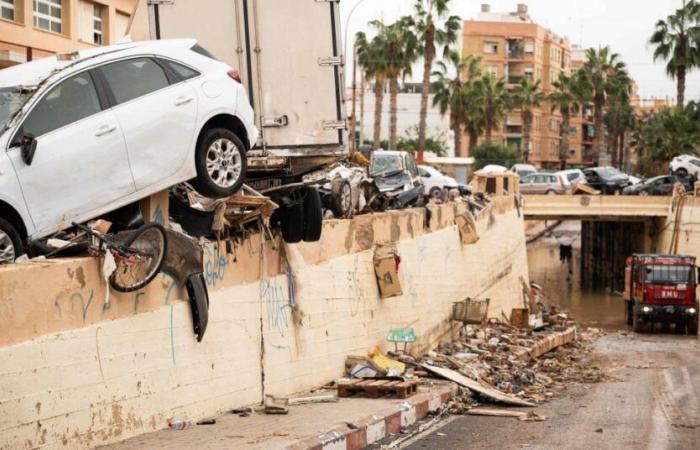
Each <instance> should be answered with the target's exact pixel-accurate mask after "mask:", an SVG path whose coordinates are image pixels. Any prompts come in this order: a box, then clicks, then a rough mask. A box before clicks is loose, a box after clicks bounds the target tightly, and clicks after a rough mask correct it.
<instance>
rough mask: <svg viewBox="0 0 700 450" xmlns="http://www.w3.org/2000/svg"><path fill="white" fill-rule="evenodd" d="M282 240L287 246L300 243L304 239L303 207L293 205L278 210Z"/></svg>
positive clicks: (299, 204)
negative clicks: (279, 211)
mask: <svg viewBox="0 0 700 450" xmlns="http://www.w3.org/2000/svg"><path fill="white" fill-rule="evenodd" d="M280 209H281V210H282V211H281V213H280V225H281V228H282V238H283V239H284V242H286V243H288V244H296V243H298V242H301V240H302V238H303V237H304V205H302V204H301V203H294V204H292V205H289V206H283V207H281V208H280Z"/></svg>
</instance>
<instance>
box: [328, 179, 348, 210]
mask: <svg viewBox="0 0 700 450" xmlns="http://www.w3.org/2000/svg"><path fill="white" fill-rule="evenodd" d="M331 191H332V192H333V197H332V200H331V211H333V215H334V216H335V217H336V218H338V219H342V218H346V217H350V215H351V213H352V187H351V186H350V182H349V181H348V180H343V179H342V178H339V179H337V180H335V181H334V182H333V186H332V187H331Z"/></svg>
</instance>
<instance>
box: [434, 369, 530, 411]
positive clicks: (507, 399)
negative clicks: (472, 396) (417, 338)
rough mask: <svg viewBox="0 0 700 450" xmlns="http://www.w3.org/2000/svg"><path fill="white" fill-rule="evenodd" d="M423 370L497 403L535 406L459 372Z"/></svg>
mask: <svg viewBox="0 0 700 450" xmlns="http://www.w3.org/2000/svg"><path fill="white" fill-rule="evenodd" d="M422 367H423V368H425V369H426V370H427V371H429V372H432V373H434V374H437V375H440V376H441V377H443V378H446V379H448V380H450V381H454V382H455V383H457V384H459V385H460V386H464V387H466V388H469V389H471V390H472V391H474V392H478V393H479V394H481V395H484V396H486V397H488V398H490V399H492V400H494V401H496V402H501V403H506V404H509V405H515V406H535V405H534V404H533V403H530V402H528V401H525V400H523V399H521V398H519V397H516V396H514V395H510V394H505V393H503V392H501V391H499V390H497V389H495V388H493V387H491V386H489V385H488V384H486V383H485V382H481V383H480V382H478V381H474V380H472V379H471V378H467V377H465V376H464V375H462V374H461V373H459V372H456V371H454V370H452V369H447V368H445V367H437V366H431V365H429V364H423V365H422Z"/></svg>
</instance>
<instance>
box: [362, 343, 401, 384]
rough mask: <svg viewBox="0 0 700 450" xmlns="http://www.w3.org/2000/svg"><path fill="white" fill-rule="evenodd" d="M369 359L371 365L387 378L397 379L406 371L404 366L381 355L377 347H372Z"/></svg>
mask: <svg viewBox="0 0 700 450" xmlns="http://www.w3.org/2000/svg"><path fill="white" fill-rule="evenodd" d="M369 357H370V361H371V362H372V364H373V365H374V366H375V367H378V368H379V369H381V370H382V371H383V372H384V374H385V375H386V376H387V377H397V376H400V375H402V374H403V373H404V372H405V371H406V364H404V363H402V362H400V361H396V360H393V359H391V358H387V357H386V356H384V355H382V352H381V350H380V349H379V346H376V347H374V349H373V350H372V351H371V352H370V354H369Z"/></svg>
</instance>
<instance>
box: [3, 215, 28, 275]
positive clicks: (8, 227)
mask: <svg viewBox="0 0 700 450" xmlns="http://www.w3.org/2000/svg"><path fill="white" fill-rule="evenodd" d="M22 254H24V247H23V246H22V239H21V238H20V236H19V233H18V232H17V230H16V229H15V227H14V226H13V225H12V224H11V223H10V222H8V221H7V220H5V219H3V218H0V264H10V263H13V262H15V260H16V259H17V258H19V256H20V255H22Z"/></svg>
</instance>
